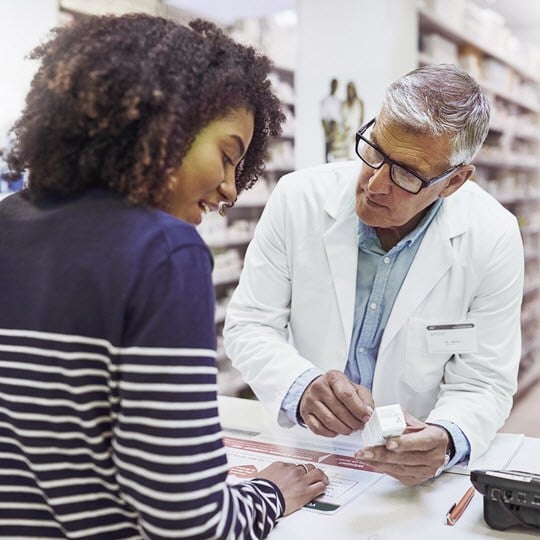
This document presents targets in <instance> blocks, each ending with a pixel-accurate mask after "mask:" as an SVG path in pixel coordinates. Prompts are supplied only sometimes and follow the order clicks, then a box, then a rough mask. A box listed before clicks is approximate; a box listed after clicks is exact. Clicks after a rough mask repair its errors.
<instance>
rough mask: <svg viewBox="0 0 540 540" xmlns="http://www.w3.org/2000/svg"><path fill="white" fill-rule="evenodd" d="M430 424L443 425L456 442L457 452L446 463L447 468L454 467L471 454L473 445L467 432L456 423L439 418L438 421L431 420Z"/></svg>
mask: <svg viewBox="0 0 540 540" xmlns="http://www.w3.org/2000/svg"><path fill="white" fill-rule="evenodd" d="M430 424H433V425H436V426H441V427H443V428H444V429H446V431H448V433H449V434H450V437H452V442H453V443H454V449H455V454H454V457H453V458H452V459H451V460H450V461H449V462H448V463H447V464H446V466H445V469H449V468H450V467H453V466H454V465H456V464H457V463H460V462H461V461H466V460H468V459H469V456H470V455H471V445H470V443H469V440H468V439H467V437H466V436H465V433H463V431H461V429H459V427H458V426H456V424H454V423H453V422H449V421H448V420H437V421H436V422H430Z"/></svg>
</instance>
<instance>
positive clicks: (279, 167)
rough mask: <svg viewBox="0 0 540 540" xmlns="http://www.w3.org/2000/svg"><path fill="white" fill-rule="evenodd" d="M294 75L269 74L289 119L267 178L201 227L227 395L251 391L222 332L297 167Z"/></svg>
mask: <svg viewBox="0 0 540 540" xmlns="http://www.w3.org/2000/svg"><path fill="white" fill-rule="evenodd" d="M293 79H294V73H293V71H292V70H288V69H283V68H274V69H273V72H272V74H271V76H270V80H271V83H272V85H273V87H274V89H275V90H276V93H277V95H278V96H279V98H280V100H281V102H282V105H283V111H284V113H285V117H286V120H285V123H284V126H283V134H282V136H281V137H280V138H279V139H278V140H277V141H275V142H274V143H273V144H272V145H271V147H270V151H269V159H268V161H267V164H266V168H265V171H264V174H263V176H262V177H261V178H259V180H258V181H257V182H256V183H255V184H254V185H253V187H252V188H251V189H249V190H247V191H244V192H242V193H241V194H240V195H239V197H238V200H237V201H236V203H235V205H234V207H233V208H231V209H229V211H228V212H227V214H226V216H225V217H222V216H220V215H219V214H217V213H210V214H208V215H206V216H205V218H204V219H203V222H202V223H201V225H199V227H198V231H199V233H200V234H201V236H202V237H203V239H204V240H205V242H206V243H207V244H208V246H209V247H210V250H211V251H212V255H213V257H214V270H213V272H212V281H213V283H214V289H215V294H216V312H215V317H214V319H215V323H216V332H217V335H218V354H217V358H218V361H217V364H218V392H219V393H220V394H224V395H230V396H237V395H243V394H246V393H249V388H248V387H247V385H246V384H245V383H244V382H243V381H242V379H241V377H240V374H239V373H238V371H237V370H235V369H234V368H233V367H232V366H231V363H230V360H229V359H228V358H227V357H226V355H225V352H224V350H223V345H222V338H221V334H222V329H223V323H224V322H225V313H226V309H227V304H228V303H229V300H230V297H231V295H232V293H233V292H234V288H235V287H236V285H237V283H238V279H239V277H240V273H241V271H242V262H243V258H244V255H245V252H246V249H247V246H248V244H249V242H250V241H251V239H252V238H253V233H254V230H255V226H256V224H257V222H258V220H259V218H260V215H261V213H262V211H263V209H264V205H265V204H266V201H267V200H268V197H269V196H270V193H271V192H272V190H273V188H274V187H275V185H276V183H277V182H278V181H279V179H280V178H281V177H282V176H283V175H284V174H287V173H288V172H291V170H293V169H294V131H295V125H294V95H293Z"/></svg>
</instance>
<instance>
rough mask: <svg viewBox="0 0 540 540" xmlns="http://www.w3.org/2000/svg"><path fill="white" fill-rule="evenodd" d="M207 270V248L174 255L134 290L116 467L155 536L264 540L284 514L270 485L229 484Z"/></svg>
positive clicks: (120, 370) (119, 376)
mask: <svg viewBox="0 0 540 540" xmlns="http://www.w3.org/2000/svg"><path fill="white" fill-rule="evenodd" d="M210 272H211V269H210V259H209V256H208V253H207V252H206V250H205V249H204V248H203V247H202V246H192V247H190V248H182V249H179V250H177V251H175V252H174V253H173V254H172V255H171V256H170V257H169V258H168V260H167V261H166V262H165V263H163V264H162V265H160V267H159V269H158V270H157V271H156V273H155V275H153V276H152V283H153V286H152V287H148V284H146V286H145V284H142V289H141V291H142V290H145V291H150V292H149V293H146V292H145V293H144V295H143V294H140V295H139V294H138V293H136V292H135V299H134V302H133V305H134V307H133V309H132V313H131V314H130V319H129V323H130V324H129V328H128V329H127V330H126V335H127V336H128V343H127V346H126V347H123V348H122V349H119V350H118V351H117V353H116V355H115V357H114V358H115V361H114V364H115V368H114V370H113V371H114V372H115V373H114V377H113V380H112V386H113V389H114V390H113V391H114V393H115V394H116V396H117V399H115V400H114V401H115V403H117V405H116V406H115V409H114V414H113V436H112V447H113V462H114V464H115V466H116V469H117V473H116V477H117V481H118V484H119V486H120V489H121V493H120V496H121V497H122V499H123V500H124V501H125V502H126V503H127V504H128V505H129V506H130V507H132V508H133V509H135V510H136V512H137V513H138V516H139V527H140V529H141V532H144V534H145V535H146V537H147V538H150V539H166V538H189V539H190V540H191V539H192V540H197V539H203V538H264V537H265V536H266V535H267V534H268V533H269V532H270V531H271V530H272V528H273V526H274V525H275V523H276V520H277V519H278V517H279V516H281V515H282V513H283V509H284V504H283V499H282V497H281V494H280V493H279V490H277V488H276V487H275V486H274V485H273V484H272V483H270V482H267V481H264V480H253V481H250V482H243V483H241V484H237V485H234V486H231V485H228V484H227V483H226V476H227V459H226V454H225V449H224V446H223V442H222V432H221V426H220V423H219V418H218V409H217V385H216V374H217V373H216V364H215V333H214V324H213V288H212V284H211V278H210ZM135 304H136V305H135Z"/></svg>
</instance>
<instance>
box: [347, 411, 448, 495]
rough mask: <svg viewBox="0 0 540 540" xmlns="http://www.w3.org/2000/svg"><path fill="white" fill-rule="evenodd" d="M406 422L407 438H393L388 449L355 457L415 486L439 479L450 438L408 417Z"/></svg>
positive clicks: (373, 449) (372, 449)
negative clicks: (437, 477) (440, 468)
mask: <svg viewBox="0 0 540 540" xmlns="http://www.w3.org/2000/svg"><path fill="white" fill-rule="evenodd" d="M405 419H406V421H407V429H406V430H405V433H404V434H403V435H400V436H399V437H390V438H389V439H388V440H387V442H386V446H371V447H368V448H364V449H362V450H360V451H359V452H357V453H356V454H355V457H356V459H358V461H360V462H362V463H365V464H366V465H369V466H370V467H372V468H373V469H374V470H375V471H377V472H380V473H383V474H388V475H389V476H393V477H394V478H396V479H397V480H399V481H400V482H401V483H402V484H405V485H407V486H412V485H415V484H421V483H422V482H425V481H426V480H428V479H429V478H433V476H435V475H436V473H437V471H438V469H439V467H441V466H442V465H443V464H444V458H445V453H446V448H447V446H448V443H449V442H450V436H449V435H448V432H447V431H446V430H445V429H443V428H441V427H439V426H432V425H429V424H426V423H424V422H421V421H420V420H417V419H416V418H414V417H413V416H411V415H410V414H408V413H405Z"/></svg>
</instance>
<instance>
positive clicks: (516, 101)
mask: <svg viewBox="0 0 540 540" xmlns="http://www.w3.org/2000/svg"><path fill="white" fill-rule="evenodd" d="M418 24H419V32H420V35H421V36H422V35H428V34H438V35H439V36H442V37H443V38H445V39H446V40H449V41H450V42H452V43H453V44H455V45H456V46H457V47H458V50H466V49H468V50H471V49H472V50H475V51H476V52H477V53H478V58H479V61H480V62H481V61H483V60H484V59H485V58H488V59H494V60H497V61H499V62H500V63H502V64H503V65H504V66H505V67H506V68H509V69H510V70H511V72H512V74H513V76H514V78H517V79H519V78H521V79H522V80H524V81H526V82H527V83H529V84H532V85H534V86H535V87H537V88H540V77H539V75H538V73H531V72H530V71H529V70H527V69H526V67H525V66H524V65H522V64H521V63H520V62H519V61H516V60H515V59H513V58H510V57H509V56H508V55H506V54H505V53H504V52H501V51H499V50H497V49H495V48H494V47H493V46H492V45H491V44H490V43H484V42H483V41H481V40H479V39H477V38H476V36H475V35H474V34H471V33H470V32H466V31H465V30H464V29H461V28H456V27H455V26H454V25H452V24H449V23H448V21H446V20H443V19H441V18H439V17H438V16H437V15H435V14H434V13H431V12H430V11H428V10H427V9H425V8H424V7H419V8H418ZM479 34H481V32H479ZM421 41H422V40H420V41H419V42H421ZM441 61H443V60H439V59H437V58H434V57H432V56H431V55H430V54H426V53H425V52H423V51H419V52H418V63H419V65H427V64H432V63H439V62H441ZM480 70H481V66H480ZM480 84H481V86H482V88H483V90H484V92H485V93H486V95H487V96H488V97H489V98H490V100H491V101H492V103H493V104H494V106H495V107H494V111H495V113H496V114H493V117H494V118H493V120H492V125H491V126H490V138H491V140H489V146H488V145H486V146H484V149H483V150H482V151H481V152H480V153H479V155H478V156H477V157H476V158H475V160H474V164H475V165H476V166H477V168H478V173H479V178H483V179H484V180H485V181H486V180H487V186H489V185H491V188H492V190H493V195H494V196H495V197H496V198H497V199H498V200H499V201H500V202H501V203H502V204H504V205H505V206H507V207H508V208H509V210H510V211H514V212H515V214H516V216H518V218H519V220H520V223H521V224H522V225H521V233H522V236H523V239H524V243H525V247H526V249H528V250H529V251H528V253H527V257H526V258H525V275H526V283H527V285H526V286H525V288H524V295H523V297H524V312H523V317H522V327H523V329H524V332H523V335H524V339H523V346H522V361H521V366H520V372H519V384H518V393H517V394H516V395H517V396H519V395H522V394H523V393H524V391H525V390H526V388H528V387H529V386H530V385H531V384H533V383H535V382H537V381H538V380H540V339H539V337H538V336H539V335H538V332H530V331H529V332H526V331H525V330H526V329H527V328H528V329H529V330H530V328H540V279H539V278H538V276H537V275H536V274H537V269H538V261H539V254H538V247H536V246H537V245H538V239H537V238H538V237H537V235H539V234H540V224H538V223H537V221H536V219H535V215H536V214H538V212H540V159H539V157H538V156H540V151H539V150H540V128H538V125H539V124H540V103H539V102H531V98H530V96H529V94H526V95H519V94H517V93H514V92H509V91H507V90H505V89H503V88H502V85H501V87H499V86H497V85H494V84H493V83H492V82H489V81H480ZM517 87H518V88H519V86H517ZM497 104H498V105H497ZM515 150H517V151H515ZM525 152H527V153H525ZM480 173H481V176H480ZM508 178H510V179H513V181H511V182H510V188H509V187H508V184H507V182H505V183H504V185H503V184H500V185H494V183H495V182H497V180H499V179H504V180H507V179H508ZM493 188H495V189H493ZM529 268H530V269H529ZM531 335H533V336H534V337H531Z"/></svg>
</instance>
